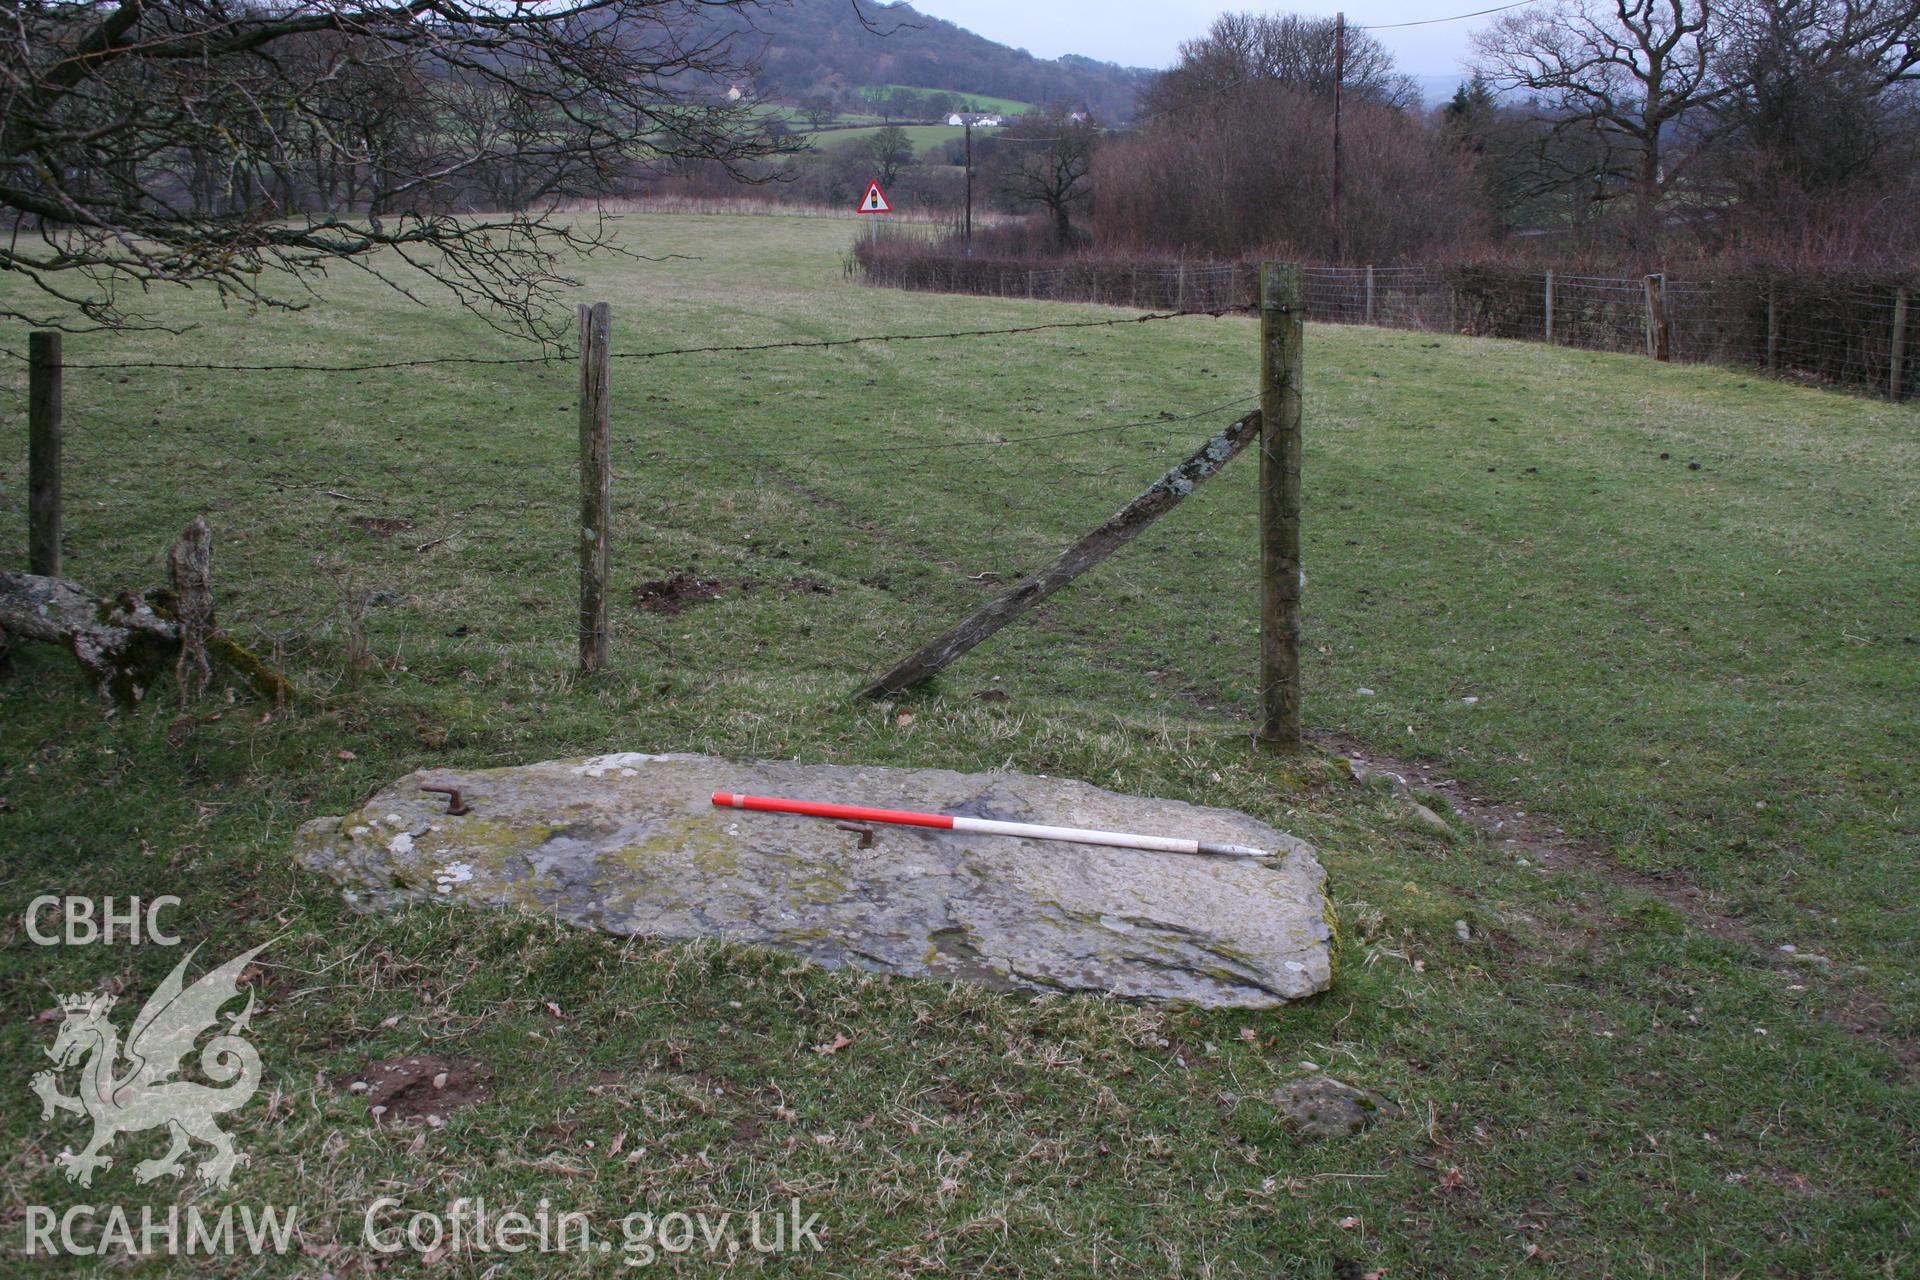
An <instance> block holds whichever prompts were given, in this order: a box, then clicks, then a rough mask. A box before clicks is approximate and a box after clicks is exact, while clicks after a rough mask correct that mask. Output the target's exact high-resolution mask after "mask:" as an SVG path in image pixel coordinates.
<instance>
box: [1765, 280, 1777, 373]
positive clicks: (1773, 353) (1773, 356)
mask: <svg viewBox="0 0 1920 1280" xmlns="http://www.w3.org/2000/svg"><path fill="white" fill-rule="evenodd" d="M1779 367H1780V282H1779V281H1778V280H1769V281H1767V368H1768V369H1769V370H1774V369H1778V368H1779Z"/></svg>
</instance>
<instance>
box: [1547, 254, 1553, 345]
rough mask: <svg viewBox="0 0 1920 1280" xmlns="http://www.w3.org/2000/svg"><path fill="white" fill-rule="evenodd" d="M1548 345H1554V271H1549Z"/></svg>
mask: <svg viewBox="0 0 1920 1280" xmlns="http://www.w3.org/2000/svg"><path fill="white" fill-rule="evenodd" d="M1547 345H1548V346H1552V345H1553V272H1551V271H1549V272H1547Z"/></svg>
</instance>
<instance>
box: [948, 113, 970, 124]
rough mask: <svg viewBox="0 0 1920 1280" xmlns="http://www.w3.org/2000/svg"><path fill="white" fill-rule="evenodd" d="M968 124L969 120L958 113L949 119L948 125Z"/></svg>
mask: <svg viewBox="0 0 1920 1280" xmlns="http://www.w3.org/2000/svg"><path fill="white" fill-rule="evenodd" d="M966 122H967V118H966V117H965V116H963V115H961V114H960V113H959V112H958V111H956V112H954V113H953V114H952V115H950V116H948V117H947V123H948V124H951V125H962V124H965V123H966Z"/></svg>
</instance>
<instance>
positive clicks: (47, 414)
mask: <svg viewBox="0 0 1920 1280" xmlns="http://www.w3.org/2000/svg"><path fill="white" fill-rule="evenodd" d="M60 380H61V359H60V335H59V334H57V333H51V332H47V331H45V330H38V331H35V332H34V333H33V334H32V335H31V336H30V337H29V338H28V340H27V569H28V572H30V573H37V574H39V575H41V576H42V577H46V578H57V577H59V576H60V451H61V438H60V437H61V432H62V425H61V403H60V400H61V396H60V391H61V388H60Z"/></svg>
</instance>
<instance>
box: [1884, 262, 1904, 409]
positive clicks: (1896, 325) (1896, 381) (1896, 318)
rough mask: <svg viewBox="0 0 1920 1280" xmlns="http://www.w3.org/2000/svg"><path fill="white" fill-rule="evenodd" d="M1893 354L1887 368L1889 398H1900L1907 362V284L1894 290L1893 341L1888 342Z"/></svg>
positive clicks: (1890, 351) (1890, 352)
mask: <svg viewBox="0 0 1920 1280" xmlns="http://www.w3.org/2000/svg"><path fill="white" fill-rule="evenodd" d="M1888 347H1889V354H1890V355H1891V356H1892V358H1893V359H1892V367H1891V368H1890V369H1888V370H1887V399H1889V400H1898V399H1899V398H1900V382H1901V375H1902V374H1903V373H1905V372H1906V364H1907V289H1906V286H1905V285H1901V286H1900V287H1899V288H1897V289H1895V290H1894V291H1893V341H1892V342H1891V343H1889V344H1888Z"/></svg>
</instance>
